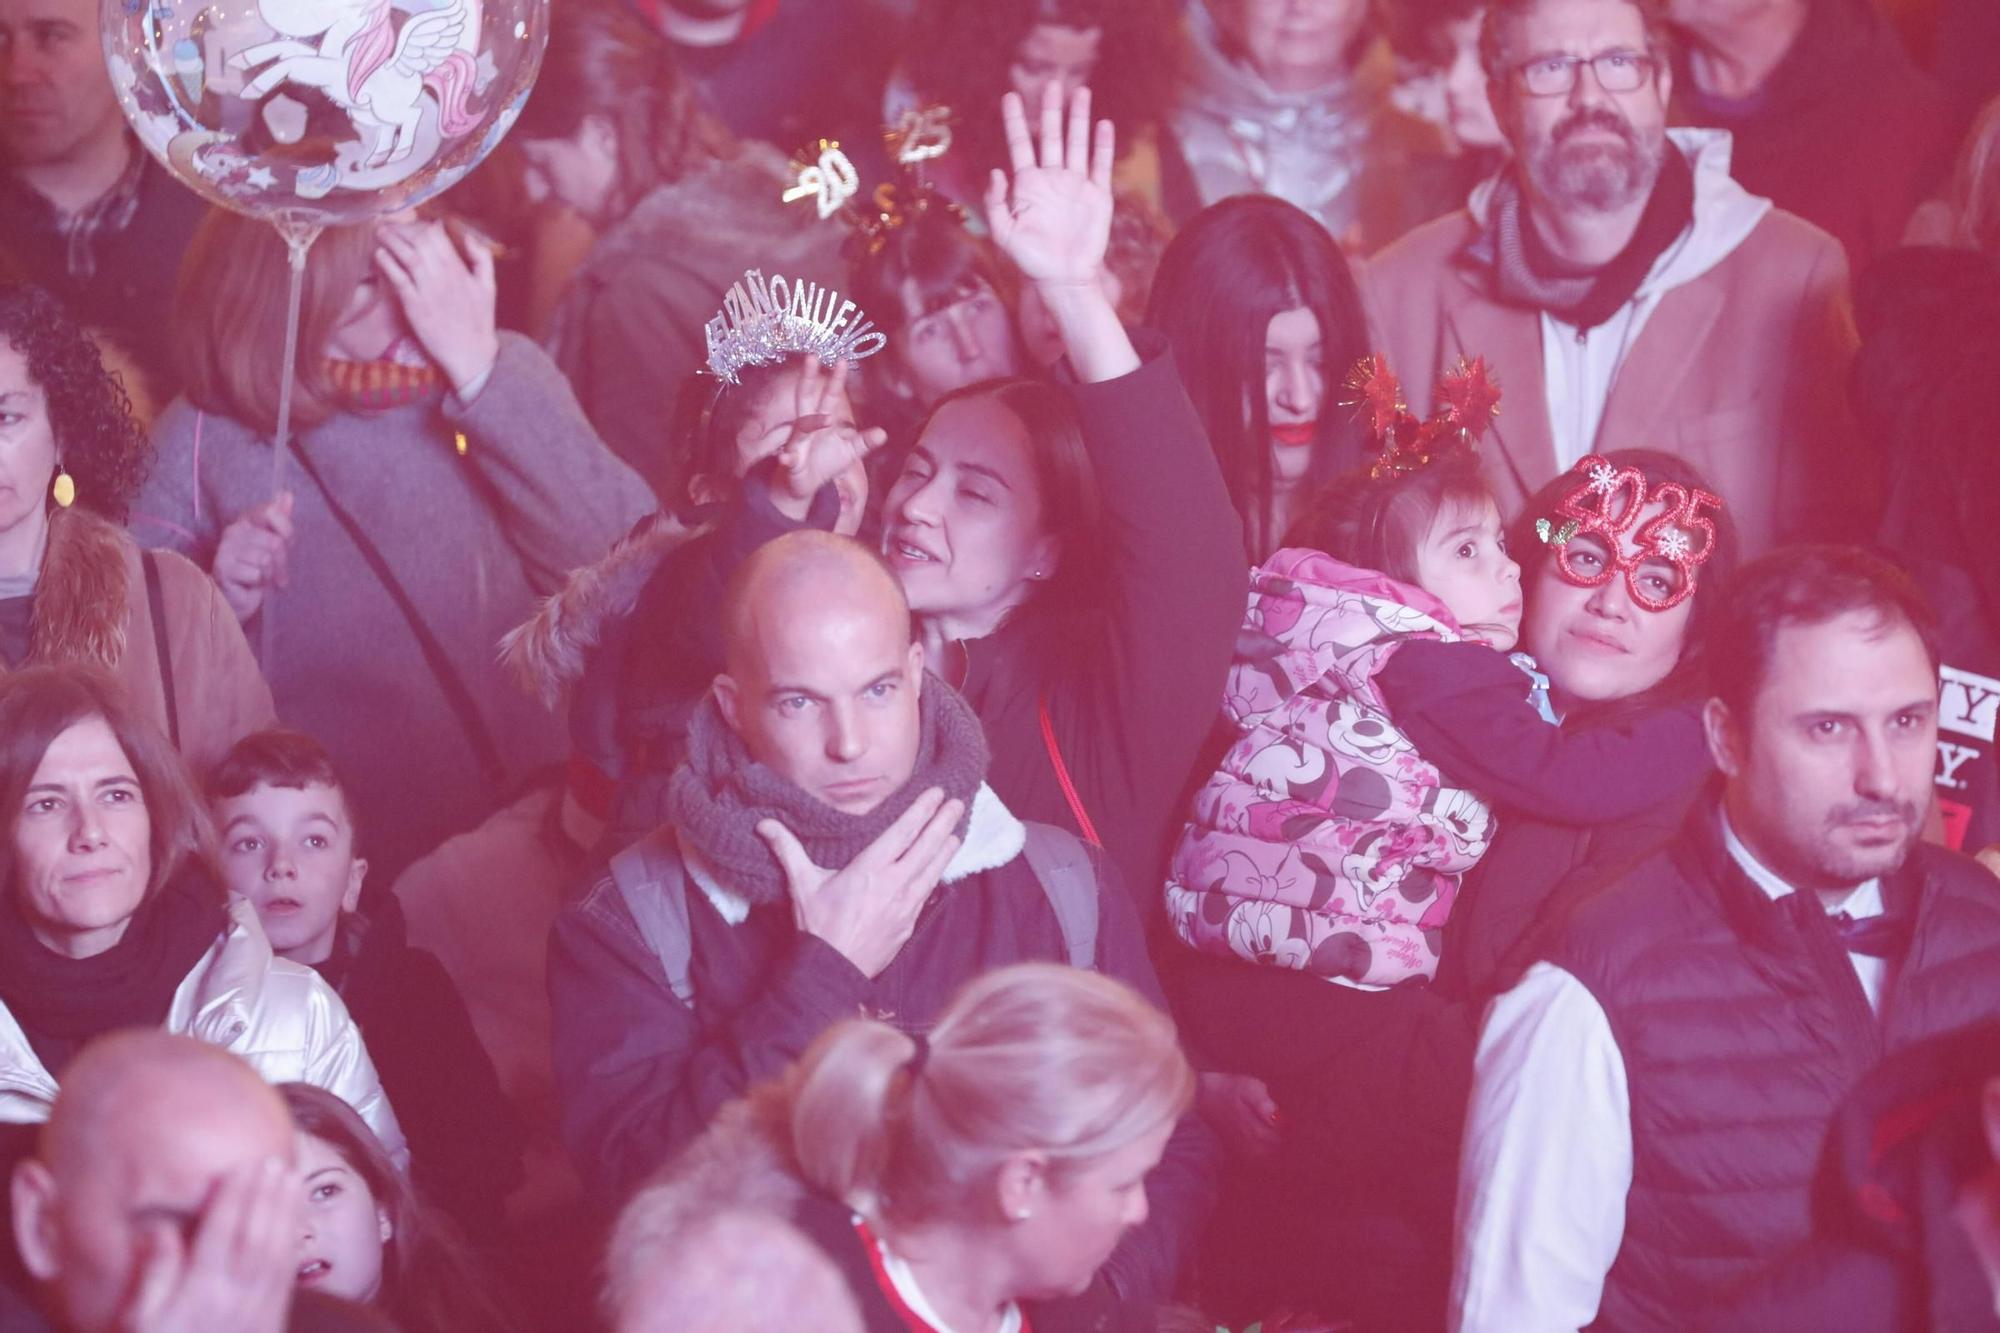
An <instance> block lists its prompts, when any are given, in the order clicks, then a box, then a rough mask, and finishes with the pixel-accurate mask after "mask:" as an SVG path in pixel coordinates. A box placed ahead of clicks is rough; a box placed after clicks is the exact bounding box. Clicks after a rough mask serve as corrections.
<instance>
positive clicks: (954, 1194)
mask: <svg viewBox="0 0 2000 1333" xmlns="http://www.w3.org/2000/svg"><path fill="white" fill-rule="evenodd" d="M1194 1087H1195V1075H1194V1072H1193V1070H1192V1069H1191V1068H1190V1067H1189V1065H1188V1062H1187V1059H1186V1057H1185V1056H1184V1055H1182V1053H1181V1049H1180V1044H1179V1042H1178V1040H1177V1039H1176V1037H1175V1034H1174V1026H1173V1023H1172V1022H1171V1021H1170V1020H1169V1019H1168V1018H1167V1017H1166V1016H1165V1015H1164V1014H1162V1013H1160V1012H1159V1011H1158V1010H1156V1009H1154V1008H1153V1007H1152V1006H1151V1005H1149V1004H1147V1003H1146V1002H1145V1000H1143V999H1142V998H1140V996H1139V995H1138V994H1137V993H1136V992H1134V991H1133V990H1131V989H1130V988H1129V987H1127V986H1125V985H1124V984H1122V983H1121V982H1118V981H1115V980H1113V979H1111V978H1110V977H1106V976H1103V975H1101V974H1098V973H1094V972H1085V971H1080V970H1078V969H1075V968H1069V967H1062V966H1058V965H1055V964H1050V963H1023V964H1017V965H1015V966H1012V967H1004V968H999V969H996V970H995V971H992V972H989V973H987V974H986V975H984V976H982V977H979V978H977V979H976V980H974V981H972V982H969V983H968V984H967V985H966V986H965V987H963V988H962V989H961V990H960V991H959V992H958V994H957V995H956V996H955V997H954V998H953V999H952V1001H951V1003H950V1004H949V1005H947V1006H946V1008H945V1010H944V1012H943V1013H942V1014H941V1015H940V1016H939V1018H938V1022H937V1026H936V1027H934V1028H933V1029H931V1031H930V1032H929V1033H928V1034H927V1035H923V1036H908V1035H905V1034H904V1033H902V1032H900V1031H898V1030H897V1029H895V1028H894V1027H891V1026H890V1025H889V1024H887V1023H884V1022H880V1021H877V1020H873V1019H860V1018H857V1019H850V1020H848V1021H846V1022H844V1023H841V1024H839V1025H838V1026H836V1027H834V1028H831V1029H829V1030H828V1031H827V1032H825V1033H823V1034H822V1035H821V1036H820V1037H819V1039H818V1040H816V1041H815V1042H814V1043H813V1044H812V1045H811V1046H810V1047H809V1048H808V1049H807V1050H806V1053H805V1055H804V1056H803V1057H801V1058H800V1060H799V1062H798V1064H797V1065H796V1066H794V1068H793V1069H792V1070H791V1071H790V1073H789V1074H787V1075H786V1076H785V1077H783V1078H782V1079H780V1080H778V1081H777V1082H775V1083H772V1084H768V1085H766V1086H765V1087H764V1088H762V1089H760V1090H758V1091H756V1092H753V1093H751V1094H750V1096H749V1097H748V1098H746V1099H744V1100H743V1101H740V1102H737V1103H735V1104H734V1105H732V1106H730V1107H728V1108H725V1109H724V1111H723V1112H722V1113H721V1115H720V1116H719V1117H718V1119H717V1121H716V1123H715V1124H714V1126H713V1127H711V1128H710V1129H709V1130H708V1131H707V1132H706V1133H705V1134H704V1135H703V1136H702V1137H701V1138H700V1139H698V1140H696V1141H695V1142H694V1143H693V1144H692V1145H690V1147H689V1149H688V1151H687V1152H686V1154H684V1155H683V1156H682V1157H681V1158H679V1159H678V1160H677V1161H676V1162H675V1163H674V1164H673V1165H671V1166H669V1167H668V1168H667V1169H666V1172H665V1173H664V1174H663V1175H662V1177H661V1178H660V1179H659V1180H658V1181H657V1182H656V1183H654V1184H653V1185H651V1186H649V1187H648V1188H646V1189H645V1190H643V1191H641V1192H640V1193H639V1194H638V1195H636V1196H635V1197H634V1199H633V1201H632V1202H631V1204H629V1205H628V1206H627V1208H626V1210H625V1212H624V1214H623V1215H622V1216H621V1218H620V1220H619V1223H618V1227H617V1230H616V1232H615V1233H614V1235H613V1238H612V1242H611V1249H610V1258H609V1260H608V1263H607V1266H606V1267H607V1293H606V1294H607V1297H608V1302H609V1304H610V1305H611V1306H612V1307H613V1309H614V1312H615V1311H616V1310H618V1309H619V1308H620V1307H621V1306H623V1305H624V1304H626V1302H627V1301H628V1300H629V1298H630V1296H631V1294H632V1293H634V1292H636V1291H638V1290H639V1289H640V1287H641V1280H642V1279H643V1277H644V1275H645V1272H646V1270H647V1268H648V1267H649V1266H650V1262H651V1258H650V1256H652V1255H654V1254H657V1253H658V1251H659V1248H660V1247H661V1246H663V1245H664V1246H671V1245H673V1244H675V1243H676V1240H677V1237H678V1236H680V1235H683V1234H685V1229H686V1228H687V1227H689V1226H690V1225H691V1224H697V1223H698V1222H699V1220H700V1218H701V1217H702V1216H704V1215H707V1214H708V1213H710V1212H711V1211H713V1210H714V1209H716V1208H720V1207H724V1206H728V1205H732V1204H736V1205H740V1204H744V1203H749V1204H750V1205H751V1206H754V1207H756V1208H759V1209H761V1210H763V1211H765V1212H768V1213H776V1214H779V1215H783V1216H786V1217H787V1218H788V1220H790V1221H791V1222H793V1223H794V1224H796V1225H797V1226H798V1228H799V1229H800V1231H802V1232H803V1233H804V1234H805V1235H806V1236H807V1237H808V1238H810V1239H811V1240H812V1241H813V1242H814V1243H815V1244H817V1245H818V1246H819V1247H820V1248H821V1249H822V1250H823V1251H824V1252H825V1253H826V1255H827V1256H828V1257H829V1258H830V1259H832V1260H833V1262H834V1264H835V1265H836V1266H837V1267H838V1268H839V1269H840V1270H841V1271H842V1272H843V1273H844V1274H845V1275H846V1277H847V1281H848V1284H849V1288H850V1290H851V1291H852V1293H853V1295H854V1298H855V1302H856V1304H857V1305H858V1306H859V1308H860V1310H861V1313H862V1326H863V1327H864V1328H865V1329H867V1330H869V1331H870V1333H875V1331H876V1330H882V1331H883V1333H889V1331H892V1330H893V1331H895V1333H907V1330H909V1329H913V1328H914V1329H932V1330H944V1329H975V1328H981V1329H993V1328H999V1329H1020V1328H1024V1327H1026V1326H1027V1325H1026V1320H1027V1315H1026V1313H1025V1312H1024V1311H1023V1309H1022V1306H1023V1304H1024V1303H1032V1302H1038V1301H1056V1300H1070V1299H1073V1298H1076V1297H1079V1296H1084V1295H1085V1294H1086V1293H1088V1292H1091V1291H1092V1288H1093V1280H1094V1279H1095V1277H1096V1274H1097V1272H1098V1270H1099V1269H1100V1268H1101V1267H1102V1266H1103V1265H1104V1262H1105V1260H1106V1259H1108V1258H1109V1257H1110V1256H1111V1253H1112V1251H1113V1250H1114V1249H1115V1248H1116V1247H1117V1244H1118V1241H1119V1238H1120V1237H1121V1236H1123V1235H1124V1234H1125V1232H1126V1231H1127V1230H1128V1229H1130V1228H1131V1227H1133V1226H1135V1225H1137V1224H1138V1223H1140V1222H1142V1221H1144V1220H1145V1217H1146V1176H1147V1174H1148V1173H1149V1172H1150V1171H1151V1170H1152V1169H1153V1167H1154V1165H1155V1164H1156V1163H1157V1162H1158V1161H1159V1159H1160V1155H1161V1152H1162V1151H1163V1149H1164V1148H1165V1145H1166V1142H1167V1139H1168V1138H1169V1136H1170V1135H1171V1134H1172V1133H1173V1129H1174V1126H1175V1124H1176V1122H1177V1121H1178V1120H1179V1119H1180V1117H1181V1115H1182V1114H1183V1113H1184V1112H1185V1111H1186V1110H1187V1108H1188V1106H1189V1104H1190V1102H1191V1101H1192V1099H1193V1096H1194ZM1121 1326H1123V1325H1122V1324H1121ZM1133 1326H1137V1325H1136V1324H1134V1325H1133Z"/></svg>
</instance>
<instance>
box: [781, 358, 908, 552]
mask: <svg viewBox="0 0 2000 1333" xmlns="http://www.w3.org/2000/svg"><path fill="white" fill-rule="evenodd" d="M848 370H849V365H848V363H847V362H845V361H843V362H841V363H840V364H838V365H835V366H831V367H829V366H827V365H825V364H824V363H823V362H821V361H819V360H818V359H817V358H811V357H809V358H807V360H806V363H805V365H804V366H803V367H802V368H801V370H800V373H799V375H798V378H797V382H796V383H795V384H794V386H793V389H792V419H791V421H790V422H789V423H787V425H786V426H785V427H783V428H782V429H783V430H784V431H785V440H784V443H783V444H781V445H779V446H778V451H777V455H776V457H777V460H778V475H777V485H776V488H775V493H774V494H773V496H772V500H773V502H774V503H775V504H776V505H777V506H778V508H779V510H780V511H781V512H783V513H785V514H786V515H788V516H789V517H791V518H794V519H804V518H805V516H806V513H807V512H808V511H809V510H810V509H811V507H812V501H813V496H815V495H817V494H819V488H820V487H822V486H824V485H826V484H827V483H828V482H834V483H836V485H838V486H839V487H840V490H841V496H840V501H841V511H842V513H843V514H845V513H848V512H850V511H851V512H853V513H854V514H856V515H857V516H858V515H859V513H860V512H861V506H862V505H863V504H864V503H865V502H866V501H867V499H868V497H867V495H866V494H865V492H864V493H862V494H858V495H855V494H849V491H851V490H852V489H853V483H852V481H851V480H850V473H851V472H859V469H856V468H855V467H854V465H855V464H856V463H858V462H860V461H861V460H862V459H863V458H865V457H867V455H868V454H869V453H870V451H872V450H875V449H879V448H880V447H881V446H882V444H883V442H884V441H885V440H887V439H888V438H889V432H887V431H885V430H880V429H870V430H860V429H857V428H856V426H855V424H854V420H853V410H852V409H851V408H849V407H848V405H847V375H848ZM861 477H862V481H861V485H863V486H864V487H865V486H866V480H865V477H866V474H865V473H864V474H861Z"/></svg>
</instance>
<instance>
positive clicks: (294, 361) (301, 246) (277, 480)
mask: <svg viewBox="0 0 2000 1333" xmlns="http://www.w3.org/2000/svg"><path fill="white" fill-rule="evenodd" d="M271 225H272V226H274V227H276V228H277V231H278V235H280V236H282V237H284V240H285V250H286V253H287V258H288V260H289V263H288V267H289V268H290V270H291V285H290V289H289V290H288V291H287V293H286V296H285V361H284V367H283V369H282V371H281V372H280V374H279V379H278V428H277V430H276V432H275V433H273V435H272V436H271V498H272V499H273V500H276V499H278V498H279V497H280V496H282V495H283V494H284V493H285V473H286V471H287V470H288V469H287V464H288V463H289V462H290V461H291V459H290V453H291V435H292V381H293V379H294V377H295V375H296V372H297V368H298V360H299V307H300V305H301V304H302V302H303V298H304V295H305V283H306V252H307V251H308V250H310V249H312V243H313V242H314V241H316V240H318V239H319V234H320V232H322V231H323V230H325V228H324V227H323V226H322V225H321V224H320V223H317V222H302V221H300V220H299V219H297V218H288V217H280V218H274V219H272V223H271ZM276 599H277V589H276V588H269V587H267V588H265V589H264V604H263V625H262V627H261V629H260V630H259V634H260V635H261V637H262V639H263V651H262V653H261V654H260V656H261V657H262V659H263V667H264V675H265V677H266V679H268V678H269V677H270V675H271V672H272V671H273V670H275V669H276V666H277V661H276V658H275V656H274V654H275V652H276V648H277V630H276V628H275V626H276V624H277V619H278V618H277V616H276V615H275V614H274V612H275V610H276V608H275V607H274V606H273V605H272V603H273V602H275V601H276Z"/></svg>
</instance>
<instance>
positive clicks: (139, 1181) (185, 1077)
mask: <svg viewBox="0 0 2000 1333" xmlns="http://www.w3.org/2000/svg"><path fill="white" fill-rule="evenodd" d="M293 1133H294V1131H293V1128H292V1119H291V1116H290V1114H289V1113H288V1112H287V1111H286V1109H285V1104H284V1102H283V1100H281V1099H280V1098H279V1096H278V1094H277V1093H276V1092H275V1091H273V1090H272V1089H271V1088H270V1086H269V1085H267V1084H266V1083H265V1082H264V1081H263V1080H262V1079H260V1078H259V1077H258V1076H257V1074H256V1072H255V1071H253V1070H252V1069H251V1068H250V1066H249V1065H247V1064H245V1063H244V1062H243V1061H241V1060H239V1059H237V1058H236V1057H235V1056H233V1055H231V1054H229V1053H228V1052H227V1051H224V1050H222V1049H221V1048H219V1047H216V1046H211V1045H209V1044H207V1043H205V1042H200V1041H196V1040H194V1039H193V1038H189V1037H177V1036H170V1035H168V1034H166V1033H163V1032H156V1031H145V1032H137V1031H135V1032H125V1033H115V1034H113V1035H111V1036H108V1037H104V1038H101V1039H99V1040H97V1041H95V1042H93V1043H91V1044H90V1045H89V1046H87V1047H86V1048H85V1049H84V1050H83V1052H82V1053H81V1054H79V1055H78V1056H77V1057H76V1059H75V1061H74V1062H73V1063H71V1064H70V1066H69V1067H68V1068H67V1069H66V1070H64V1071H63V1084H62V1091H61V1092H60V1093H58V1094H57V1096H56V1101H55V1107H54V1110H53V1111H52V1113H51V1114H50V1117H49V1120H48V1123H47V1124H46V1125H45V1126H43V1128H42V1131H41V1136H40V1140H39V1144H38V1146H37V1149H36V1153H35V1155H34V1156H33V1157H32V1158H29V1159H28V1160H26V1161H24V1162H22V1163H21V1164H20V1165H19V1166H18V1167H17V1168H16V1169H15V1172H14V1176H13V1182H12V1205H13V1223H14V1233H15V1243H16V1245H17V1246H18V1247H19V1250H20V1256H21V1260H22V1263H23V1265H24V1266H25V1267H26V1269H27V1271H28V1273H29V1274H30V1275H31V1276H32V1277H33V1279H34V1280H35V1281H36V1282H37V1283H38V1284H39V1285H40V1288H41V1293H40V1294H41V1304H42V1305H43V1307H44V1308H45V1310H46V1312H47V1314H48V1316H49V1318H50V1320H51V1323H50V1324H49V1325H48V1326H49V1327H55V1328H62V1329H66V1330H71V1333H99V1331H100V1330H103V1331H105V1333H110V1331H111V1330H117V1333H277V1331H278V1330H280V1329H286V1328H293V1329H297V1328H303V1327H307V1326H310V1327H315V1328H320V1327H325V1328H374V1327H383V1326H384V1325H381V1324H380V1323H379V1322H377V1321H374V1320H372V1319H367V1318H366V1317H365V1316H363V1317H362V1322H360V1323H355V1322H352V1321H351V1320H347V1319H343V1318H341V1317H340V1315H339V1314H338V1313H336V1312H333V1311H332V1306H338V1307H339V1308H340V1310H342V1311H345V1310H346V1309H347V1308H348V1307H345V1306H344V1305H343V1304H342V1303H337V1302H336V1303H331V1305H322V1304H321V1303H319V1302H313V1303H311V1305H312V1309H311V1311H310V1312H308V1311H307V1310H306V1309H304V1308H302V1309H301V1310H300V1311H298V1312H297V1317H292V1312H291V1306H292V1293H293V1286H294V1283H295V1281H296V1279H297V1271H298V1246H299V1235H300V1231H301V1227H302V1223H303V1211H304V1205H305V1188H304V1185H303V1183H302V1182H301V1180H300V1177H299V1175H298V1172H297V1170H296V1168H295V1166H294V1161H293V1158H294V1142H293ZM302 1304H304V1303H302ZM329 1315H331V1322H328V1317H329ZM17 1317H18V1316H17ZM7 1326H8V1327H9V1328H15V1327H28V1326H32V1324H31V1323H30V1324H21V1325H17V1324H15V1323H12V1322H10V1323H9V1324H8V1325H7Z"/></svg>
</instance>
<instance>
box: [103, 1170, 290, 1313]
mask: <svg viewBox="0 0 2000 1333" xmlns="http://www.w3.org/2000/svg"><path fill="white" fill-rule="evenodd" d="M304 1208H305V1189H304V1187H303V1185H302V1184H301V1183H300V1181H299V1177H298V1173H297V1172H296V1171H295V1170H294V1169H292V1168H291V1167H289V1166H287V1165H285V1164H284V1163H283V1162H279V1161H265V1162H256V1163H252V1164H250V1165H247V1166H244V1167H241V1168H238V1169H237V1170H235V1171H232V1172H231V1173H229V1174H228V1175H226V1176H224V1177H223V1178H222V1179H221V1180H220V1181H218V1182H217V1184H216V1186H215V1190H214V1192H213V1193H212V1194H211V1195H210V1197H209V1200H208V1202H207V1204H206V1205H205V1206H204V1207H203V1208H202V1212H201V1216H200V1218H199V1219H198V1220H197V1221H196V1222H195V1224H194V1226H193V1227H192V1228H190V1233H191V1234H189V1235H187V1236H185V1237H184V1236H183V1234H182V1232H181V1231H180V1230H179V1229H178V1228H177V1227H176V1226H175V1224H174V1223H173V1222H171V1221H167V1220H165V1219H156V1220H153V1221H151V1222H149V1223H148V1224H147V1225H146V1227H145V1229H144V1230H142V1231H141V1232H140V1237H139V1246H138V1256H139V1257H138V1266H137V1272H136V1274H135V1275H134V1277H133V1280H132V1290H131V1294H130V1295H129V1296H128V1297H127V1298H126V1302H125V1308H124V1309H123V1310H121V1311H120V1312H119V1317H118V1323H117V1327H118V1329H119V1331H120V1333H280V1330H281V1329H283V1328H284V1326H285V1319H286V1316H287V1315H288V1314H289V1312H290V1310H291V1304H292V1289H293V1287H294V1285H295V1284H296V1282H297V1279H298V1264H299V1255H298V1249H299V1230H300V1227H301V1225H302V1223H303V1213H304Z"/></svg>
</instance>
